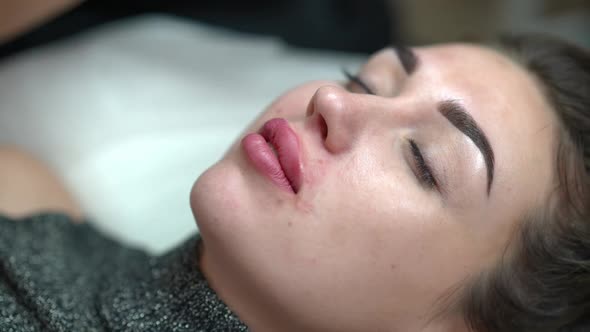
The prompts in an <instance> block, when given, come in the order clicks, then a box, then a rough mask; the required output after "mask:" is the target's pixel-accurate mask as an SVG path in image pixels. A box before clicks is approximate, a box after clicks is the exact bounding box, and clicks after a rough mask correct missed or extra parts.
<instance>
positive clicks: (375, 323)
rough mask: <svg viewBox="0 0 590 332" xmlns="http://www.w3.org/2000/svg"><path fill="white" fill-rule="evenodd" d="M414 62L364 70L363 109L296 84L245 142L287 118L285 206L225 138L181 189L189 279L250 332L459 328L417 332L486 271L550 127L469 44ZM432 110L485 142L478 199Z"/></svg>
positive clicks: (537, 195) (536, 194) (534, 183)
mask: <svg viewBox="0 0 590 332" xmlns="http://www.w3.org/2000/svg"><path fill="white" fill-rule="evenodd" d="M414 50H415V52H416V54H417V55H418V58H419V64H418V66H417V68H416V71H415V72H414V73H413V74H411V75H407V74H406V73H405V72H404V70H403V68H402V66H401V63H400V61H399V59H398V58H397V57H396V55H395V52H394V51H393V50H392V49H384V50H383V51H381V52H379V53H377V54H376V55H374V56H373V57H372V58H370V59H369V61H368V62H367V63H366V64H365V65H364V66H363V68H362V69H361V70H360V71H359V76H360V77H361V79H362V80H363V81H364V82H365V83H366V84H367V85H369V86H370V87H371V88H372V89H373V90H374V91H375V92H376V93H377V96H373V95H368V94H366V93H364V92H363V91H362V89H361V88H360V87H359V86H358V85H356V84H348V85H346V87H345V86H343V85H342V84H341V83H339V82H336V81H316V82H310V83H307V84H304V85H302V86H299V87H297V88H294V89H293V90H291V91H289V92H287V93H285V94H284V95H282V96H281V97H279V98H278V99H277V100H275V101H274V102H273V103H272V104H271V105H270V106H269V107H268V109H266V110H265V111H264V112H263V113H262V114H261V115H260V117H259V118H258V119H256V120H255V121H254V122H253V123H252V124H251V125H250V126H249V127H248V128H247V129H246V131H245V132H244V134H246V133H250V132H256V131H258V130H259V128H260V127H261V126H262V125H263V124H264V122H265V121H267V120H269V119H271V118H275V117H283V118H285V119H286V120H287V121H289V124H290V126H291V128H292V129H293V130H294V131H295V132H296V133H297V135H298V137H299V143H300V147H301V159H302V163H303V166H302V167H303V174H304V183H303V185H302V187H301V190H300V191H299V192H298V193H297V194H296V195H292V194H289V193H287V192H285V191H283V190H281V189H279V188H278V187H277V186H275V185H274V184H273V183H272V182H270V181H269V180H267V178H266V177H264V176H263V175H262V174H260V173H259V172H258V171H257V170H256V169H255V168H254V167H253V166H252V164H251V163H250V162H249V161H248V159H247V157H246V155H245V154H244V151H243V150H242V148H241V147H240V140H239V139H238V140H237V141H236V143H235V144H233V145H232V146H231V148H230V149H229V150H228V151H227V153H226V154H225V156H224V157H223V158H222V159H221V160H220V161H219V162H218V163H216V164H214V165H213V166H212V167H211V168H209V169H208V170H207V171H206V172H204V173H203V174H202V175H201V176H200V177H199V178H198V180H197V181H196V182H195V184H194V186H193V190H192V192H191V207H192V209H193V213H194V215H195V219H196V220H197V223H198V226H199V228H200V230H201V234H202V238H203V248H202V257H201V267H202V269H203V271H204V273H205V275H206V277H207V279H208V280H209V282H210V283H211V286H212V287H213V289H214V290H216V292H217V293H218V294H219V295H220V297H221V298H222V299H223V300H224V301H225V302H226V303H228V305H229V306H230V307H231V308H232V309H233V310H234V311H235V312H236V313H237V314H238V316H240V318H241V319H242V320H244V321H245V322H246V323H247V324H248V325H249V326H250V327H251V328H252V330H253V331H257V332H260V331H461V330H464V329H465V326H463V323H462V319H461V317H460V316H459V315H458V314H450V315H447V316H444V317H443V318H440V319H434V320H433V319H431V318H432V315H433V314H434V313H435V312H436V310H437V309H439V307H438V304H439V302H438V301H439V300H440V299H441V296H443V295H444V294H446V292H447V291H449V290H450V289H452V288H453V287H455V286H457V285H459V284H460V283H461V282H462V281H464V280H466V279H467V278H469V277H470V276H473V275H475V274H477V273H479V272H481V271H483V270H484V269H485V268H486V267H489V266H491V265H492V264H493V263H494V262H495V261H496V260H497V259H498V258H499V257H500V256H501V255H502V253H503V252H504V249H505V247H506V246H507V244H508V242H509V240H510V236H511V235H512V234H513V232H514V227H515V226H516V225H517V223H518V221H519V220H521V218H522V216H523V215H524V214H526V213H527V211H530V210H531V209H534V208H535V207H536V206H538V204H541V202H542V201H543V199H544V198H545V197H546V196H547V195H548V192H549V191H550V188H551V185H552V180H551V179H552V175H553V168H552V167H553V165H554V162H553V159H552V156H553V155H554V151H555V136H554V135H555V132H556V128H557V122H556V119H555V117H554V115H553V113H552V111H551V109H550V107H549V105H548V104H547V103H546V101H545V99H544V97H543V94H542V91H541V90H540V89H539V88H538V87H537V84H536V81H535V80H534V79H533V77H532V76H531V75H529V74H528V73H527V72H526V71H525V70H524V69H522V68H520V67H519V66H518V65H516V64H515V63H513V62H512V61H511V60H509V59H508V58H507V57H505V56H503V55H500V54H499V53H496V52H495V51H492V50H489V49H485V48H481V47H477V46H470V45H465V44H449V45H438V46H432V47H426V48H416V49H414ZM347 88H348V90H347ZM446 99H453V100H457V101H460V102H461V103H462V104H463V105H464V106H465V108H466V109H467V111H468V112H469V113H470V114H471V116H472V117H473V118H474V119H475V121H477V123H478V124H479V126H480V127H481V128H482V129H483V131H484V132H485V133H486V135H487V137H488V138H489V141H490V144H491V146H492V148H493V150H494V152H495V157H496V167H495V178H494V182H493V184H492V187H491V192H490V194H489V196H488V195H487V192H486V183H487V178H486V169H485V164H484V159H483V157H482V155H481V154H480V152H479V150H478V149H477V148H476V146H475V145H474V144H473V142H471V141H470V140H469V139H468V138H467V137H466V136H465V135H463V134H462V133H461V132H460V131H458V130H457V129H456V128H455V127H453V126H452V125H451V124H450V122H448V121H447V120H446V119H445V118H444V117H443V116H442V115H441V114H440V113H439V112H438V111H437V110H436V105H437V103H439V102H440V101H442V100H446ZM322 121H324V122H325V125H326V127H327V135H326V136H324V135H322V126H321V124H322ZM242 137H243V136H242ZM240 138H241V137H240ZM408 139H413V140H415V141H416V142H418V144H419V145H420V149H421V151H422V153H423V155H424V156H425V159H427V160H428V161H429V164H430V167H431V168H432V169H433V170H435V173H437V172H438V173H439V174H440V173H441V172H444V173H445V174H447V175H446V176H445V178H446V180H445V187H444V188H443V189H442V190H441V191H442V192H444V194H441V193H440V192H439V191H437V190H436V189H429V188H427V187H425V186H423V185H421V183H420V181H419V180H418V179H417V177H416V175H415V172H414V170H415V163H414V159H413V156H412V153H411V149H410V146H409V143H408Z"/></svg>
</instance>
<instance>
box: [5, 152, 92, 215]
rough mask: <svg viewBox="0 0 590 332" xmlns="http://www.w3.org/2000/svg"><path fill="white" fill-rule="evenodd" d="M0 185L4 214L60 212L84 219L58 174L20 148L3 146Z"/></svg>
mask: <svg viewBox="0 0 590 332" xmlns="http://www.w3.org/2000/svg"><path fill="white" fill-rule="evenodd" d="M0 184H1V185H0V214H4V215H8V216H11V217H14V218H20V217H24V216H27V215H31V214H36V213H42V212H57V213H63V214H67V215H69V216H70V217H71V218H72V219H73V220H74V221H75V222H81V220H82V215H83V214H82V210H81V209H80V207H79V205H78V203H77V202H76V200H75V199H74V198H73V197H72V196H71V195H70V193H69V192H68V190H67V189H66V188H65V186H64V185H63V183H62V182H61V180H60V179H59V178H58V177H57V175H56V174H55V173H54V172H53V171H51V170H50V169H49V167H48V166H47V165H45V164H44V163H42V162H41V161H39V160H37V159H35V158H34V157H33V156H31V155H30V154H28V153H25V152H24V151H22V150H20V149H18V148H16V147H13V146H2V145H0Z"/></svg>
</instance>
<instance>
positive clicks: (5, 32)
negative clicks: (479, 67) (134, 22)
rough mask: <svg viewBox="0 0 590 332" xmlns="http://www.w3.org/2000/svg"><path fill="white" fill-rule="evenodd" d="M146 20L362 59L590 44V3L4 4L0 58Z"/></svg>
mask: <svg viewBox="0 0 590 332" xmlns="http://www.w3.org/2000/svg"><path fill="white" fill-rule="evenodd" d="M27 12H28V14H27ZM23 13H25V14H23ZM141 14H168V15H173V16H178V17H183V18H186V19H189V20H195V21H198V22H201V23H206V24H210V25H213V26H219V27H224V28H228V29H232V30H237V31H241V32H246V33H253V34H260V35H269V36H275V37H278V38H280V39H282V40H283V41H284V42H286V43H288V44H290V45H293V46H297V47H305V48H316V49H326V50H338V51H348V52H357V53H371V52H373V51H376V50H378V49H380V48H382V47H383V46H385V45H387V44H390V43H408V44H412V45H419V44H428V43H435V42H444V41H456V40H471V41H473V40H482V39H487V38H489V37H492V36H495V35H497V34H498V33H499V32H503V33H505V32H530V31H535V32H548V33H551V34H554V35H558V36H561V37H563V38H566V39H570V40H573V41H575V42H577V43H579V44H582V45H586V46H590V32H589V31H590V0H518V1H516V0H497V1H488V0H437V1H431V0H249V1H248V0H201V1H195V0H119V1H115V0H52V1H46V0H0V58H2V57H6V56H9V55H13V54H16V53H18V52H20V51H23V50H26V49H29V48H32V47H35V46H39V45H43V44H47V43H50V42H53V41H56V40H60V39H63V38H66V37H69V36H72V35H75V34H77V33H80V32H82V31H85V30H88V29H90V28H93V27H96V26H98V25H101V24H104V23H108V22H112V21H116V20H121V19H125V18H130V17H133V16H137V15H141ZM27 15H28V16H27Z"/></svg>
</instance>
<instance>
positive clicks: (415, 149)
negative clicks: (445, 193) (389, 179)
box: [408, 139, 440, 192]
mask: <svg viewBox="0 0 590 332" xmlns="http://www.w3.org/2000/svg"><path fill="white" fill-rule="evenodd" d="M408 143H409V145H410V150H411V152H412V157H413V164H414V167H413V168H414V173H415V175H416V177H417V178H418V180H419V181H420V183H421V184H422V185H424V186H425V187H427V188H428V189H436V190H438V191H439V192H440V187H439V184H438V181H437V180H436V178H435V177H434V173H433V172H432V169H431V168H430V166H429V165H428V163H427V161H426V159H425V158H424V155H423V154H422V151H421V150H420V147H419V146H418V144H417V143H416V141H414V140H413V139H408Z"/></svg>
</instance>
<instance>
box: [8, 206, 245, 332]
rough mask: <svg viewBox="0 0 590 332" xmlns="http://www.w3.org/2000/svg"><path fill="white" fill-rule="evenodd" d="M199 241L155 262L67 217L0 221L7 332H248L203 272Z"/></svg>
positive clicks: (44, 216) (89, 226) (182, 246)
mask: <svg viewBox="0 0 590 332" xmlns="http://www.w3.org/2000/svg"><path fill="white" fill-rule="evenodd" d="M199 240H200V238H199V236H198V235H195V236H194V237H192V238H191V239H189V240H188V241H186V242H185V243H184V244H182V245H181V246H179V247H178V248H176V249H174V250H172V251H170V252H169V253H167V254H165V255H162V256H158V257H153V256H149V255H148V254H146V253H144V252H142V251H139V250H136V249H132V248H129V247H126V246H123V245H121V244H119V243H117V242H115V241H113V240H111V239H108V238H106V237H105V236H103V235H101V234H100V233H99V232H97V231H96V230H95V229H94V228H93V227H92V226H91V225H90V224H88V223H85V224H73V223H72V222H71V221H70V219H68V218H67V217H65V216H63V215H56V214H46V215H38V216H34V217H30V218H26V219H23V220H19V221H14V220H9V219H7V218H5V217H2V216H0V331H2V332H12V331H19V332H20V331H67V332H72V331H88V332H90V331H158V332H160V331H191V332H194V331H214V332H217V331H248V328H247V327H246V326H245V325H244V323H242V322H241V321H240V320H239V319H238V318H237V317H236V316H235V315H234V314H233V313H232V312H231V311H230V309H229V308H228V307H227V306H226V305H225V304H223V303H222V302H221V300H220V299H219V298H218V297H217V296H216V294H215V293H214V292H213V291H212V290H211V288H209V286H208V285H207V281H206V280H205V278H204V277H203V275H202V274H201V272H200V271H199V269H198V262H197V258H198V255H197V252H196V249H197V246H196V244H197V243H198V241H199Z"/></svg>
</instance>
